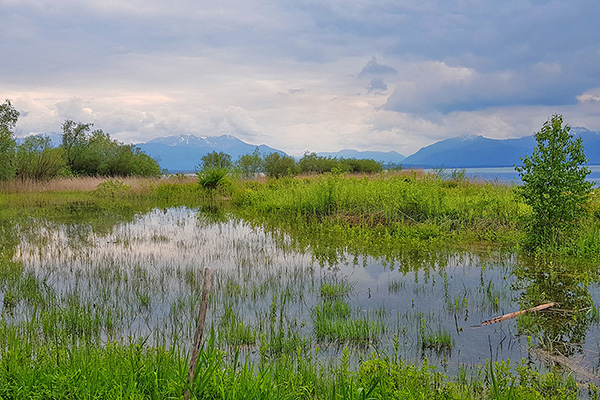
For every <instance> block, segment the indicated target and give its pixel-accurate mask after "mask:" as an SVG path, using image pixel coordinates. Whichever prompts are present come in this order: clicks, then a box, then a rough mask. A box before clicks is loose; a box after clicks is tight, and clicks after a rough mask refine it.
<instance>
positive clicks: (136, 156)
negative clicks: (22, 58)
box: [0, 99, 161, 180]
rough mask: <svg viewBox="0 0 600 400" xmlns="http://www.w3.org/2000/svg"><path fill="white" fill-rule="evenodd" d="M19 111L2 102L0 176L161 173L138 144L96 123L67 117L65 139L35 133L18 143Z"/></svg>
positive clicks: (44, 177) (29, 177)
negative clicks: (119, 138) (128, 142)
mask: <svg viewBox="0 0 600 400" xmlns="http://www.w3.org/2000/svg"><path fill="white" fill-rule="evenodd" d="M19 115H20V113H19V111H17V110H16V109H15V108H14V106H13V105H12V103H11V101H10V100H8V99H7V100H6V101H5V102H4V103H3V104H1V105H0V180H9V179H13V178H18V179H22V180H48V179H51V178H55V177H73V176H159V175H160V174H161V170H160V166H159V165H158V163H157V162H156V160H154V159H153V158H152V157H150V156H149V155H147V154H146V153H144V152H142V151H141V150H140V149H139V148H138V147H136V146H133V145H126V144H123V143H120V142H118V141H116V140H113V139H112V138H111V137H110V135H109V134H108V133H105V132H103V131H102V130H101V129H93V124H84V123H81V122H75V121H72V120H66V121H65V122H64V123H63V124H62V132H63V133H62V143H61V145H60V146H58V147H54V146H52V143H51V141H50V138H49V137H45V136H40V135H34V136H29V137H27V138H25V140H24V141H23V142H22V143H21V144H19V145H17V142H16V140H15V128H16V126H17V121H18V119H19Z"/></svg>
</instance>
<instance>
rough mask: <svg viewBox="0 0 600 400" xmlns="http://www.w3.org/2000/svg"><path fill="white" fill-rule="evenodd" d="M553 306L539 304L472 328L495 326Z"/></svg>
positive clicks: (551, 304)
mask: <svg viewBox="0 0 600 400" xmlns="http://www.w3.org/2000/svg"><path fill="white" fill-rule="evenodd" d="M555 305H556V303H546V304H541V305H539V306H536V307H533V308H528V309H527V310H521V311H515V312H512V313H508V314H504V315H502V316H500V317H496V318H492V319H488V320H487V321H483V322H482V323H481V324H479V325H473V326H472V328H478V327H480V326H483V325H489V324H495V323H496V322H500V321H504V320H505V319H510V318H515V317H518V316H519V315H521V314H525V313H528V312H534V311H540V310H545V309H546V308H550V307H552V306H555Z"/></svg>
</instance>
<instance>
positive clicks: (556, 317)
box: [6, 208, 600, 382]
mask: <svg viewBox="0 0 600 400" xmlns="http://www.w3.org/2000/svg"><path fill="white" fill-rule="evenodd" d="M17 232H18V235H19V238H20V244H19V245H18V246H17V249H16V255H15V260H17V261H20V262H22V263H23V266H24V271H25V273H27V274H32V275H34V276H35V277H37V279H38V280H40V281H43V285H45V286H44V287H47V290H51V291H52V296H53V298H54V299H58V300H57V301H59V302H60V301H64V302H65V303H64V305H63V307H65V308H66V307H67V306H68V304H71V303H72V302H73V301H74V300H73V299H78V300H77V301H78V304H82V305H84V306H85V305H87V306H89V308H85V307H84V308H83V309H87V310H88V312H89V313H95V312H97V313H99V314H101V315H106V314H110V316H111V321H110V324H107V326H105V327H104V328H103V331H102V334H101V340H102V341H107V340H123V339H124V338H128V337H129V338H131V337H134V338H135V337H138V338H145V340H146V342H147V343H150V344H152V343H156V344H169V343H173V342H174V341H177V343H178V344H179V345H181V346H182V347H183V348H185V347H186V346H188V345H189V344H190V343H191V340H192V339H191V338H192V337H193V332H194V329H195V318H196V316H197V312H198V308H199V305H198V301H199V300H198V299H199V290H200V288H201V285H202V283H201V282H202V273H203V270H204V268H206V267H209V268H211V270H212V272H213V279H212V283H211V285H212V286H211V300H210V306H209V314H208V320H209V325H211V326H212V327H213V328H214V329H215V331H216V332H217V335H219V343H220V346H221V347H222V348H223V349H225V350H226V351H230V352H234V350H233V349H234V348H241V349H242V354H243V355H244V356H247V357H251V358H252V357H254V358H258V357H261V356H264V355H265V354H267V355H269V354H272V353H276V352H278V351H286V350H285V344H289V346H290V347H291V350H290V349H288V350H289V351H290V352H292V353H294V354H295V353H296V350H295V349H294V347H293V346H298V347H301V349H302V350H301V351H302V352H305V354H312V355H313V356H317V357H319V358H321V359H322V360H323V362H325V363H327V362H332V363H335V362H338V361H339V359H340V357H341V353H342V351H343V349H344V348H345V347H347V348H349V349H350V350H351V352H352V354H353V356H354V357H355V359H356V360H358V359H360V358H364V357H368V356H369V354H370V353H371V352H373V351H377V352H379V353H382V352H383V353H385V354H387V355H390V356H394V357H398V358H400V359H402V360H405V361H407V362H411V363H412V362H415V363H417V364H419V363H421V362H422V360H423V359H425V358H427V359H428V360H429V362H430V363H432V364H433V365H436V366H438V367H439V368H441V369H442V370H445V371H447V372H448V373H449V374H451V375H454V374H455V373H456V372H457V371H459V369H462V368H464V369H466V370H471V371H476V370H477V368H478V366H479V365H482V364H484V363H485V361H486V359H493V360H497V361H501V360H508V359H510V360H513V364H514V362H515V361H516V362H517V363H519V362H520V360H524V362H527V363H536V364H538V365H540V366H542V367H543V366H545V365H550V364H553V363H557V362H560V363H562V364H561V365H569V368H571V369H573V370H579V371H583V372H582V376H583V377H584V378H586V379H588V380H592V381H595V382H598V379H597V375H596V374H597V372H598V368H599V356H598V350H599V347H600V345H599V340H600V329H598V328H599V323H598V317H597V312H596V304H598V301H600V289H599V287H598V284H597V281H596V280H593V281H592V282H579V281H576V280H573V277H572V276H573V274H570V273H569V270H568V269H565V268H566V267H564V266H553V265H535V264H531V263H530V261H528V260H521V259H518V258H517V257H516V256H515V255H514V254H510V253H508V254H507V253H494V252H492V253H489V252H486V253H482V254H474V253H468V252H465V253H439V254H427V255H425V256H423V255H419V256H416V255H415V256H414V257H417V258H414V257H413V258H411V257H412V256H411V254H410V253H407V254H406V255H405V257H403V258H402V259H400V258H396V259H393V258H392V259H390V258H388V257H385V258H375V257H371V256H366V255H361V254H348V253H345V252H343V251H340V252H339V254H338V256H337V257H335V258H330V259H328V260H324V259H319V258H318V257H316V256H315V255H314V254H312V253H311V250H310V248H303V249H302V248H301V249H299V248H297V246H295V245H294V243H293V241H292V239H291V238H289V237H287V236H285V235H277V236H273V234H271V233H269V232H266V231H264V230H263V229H261V228H257V227H253V226H250V225H249V224H247V223H245V222H244V221H239V220H233V219H228V218H227V216H221V217H220V218H217V219H216V220H215V218H214V216H213V215H211V214H210V213H205V212H203V211H200V210H194V209H188V208H173V209H166V210H155V211H153V212H150V213H148V214H144V215H139V216H137V217H136V218H135V219H134V220H133V221H128V222H122V223H117V224H115V225H114V226H112V227H111V228H110V229H104V230H102V231H98V230H96V229H94V227H93V226H90V225H89V224H84V223H81V224H77V223H66V224H56V223H49V222H47V221H43V220H40V221H35V222H34V223H32V224H31V225H27V226H21V227H18V228H17ZM419 257H420V258H419ZM331 260H334V261H331ZM327 287H342V288H349V289H348V290H347V292H346V291H344V292H343V293H342V294H340V295H339V296H337V297H335V298H328V297H326V296H325V294H324V293H325V289H326V288H327ZM334 301H335V302H337V303H336V304H338V305H339V307H341V308H343V309H344V310H345V311H344V314H343V318H341V319H340V318H335V317H331V318H330V319H331V321H332V322H331V323H332V324H334V325H335V324H342V325H343V324H345V323H350V325H344V326H345V327H346V328H345V329H347V330H351V328H352V326H354V327H356V326H357V325H360V326H363V327H367V328H368V329H370V333H367V334H366V336H362V337H361V338H358V339H357V338H349V339H348V338H345V337H344V336H343V333H340V332H341V331H340V332H338V333H335V332H334V333H331V334H320V333H319V330H318V329H319V328H318V327H317V324H318V323H319V322H318V320H317V315H318V314H319V312H320V310H324V309H325V308H326V307H327V306H328V305H330V304H333V302H334ZM544 301H557V302H560V306H557V307H554V308H551V309H549V310H546V311H543V312H540V313H537V314H534V315H530V316H523V317H520V318H513V319H508V320H506V321H503V322H501V323H494V324H489V325H485V326H480V327H476V325H478V324H480V323H481V322H483V321H485V320H489V319H491V318H494V317H497V316H500V315H503V314H506V313H510V312H514V311H518V310H521V309H523V308H526V307H528V306H534V305H538V304H535V303H538V302H544ZM69 302H71V303H69ZM527 305H528V306H527ZM19 307H21V308H20V309H19V310H18V311H19V312H18V313H14V315H13V316H10V317H9V316H6V320H7V321H8V323H10V321H11V318H12V320H13V321H17V320H18V319H19V318H23V317H22V316H27V315H31V313H33V312H35V310H32V309H29V308H28V307H29V306H28V305H27V304H22V305H20V306H19ZM19 315H21V317H19ZM274 335H275V336H276V335H279V336H278V337H279V338H280V339H281V340H280V341H279V342H278V343H283V350H282V349H275V348H274V344H273V341H272V340H271V339H269V338H273V337H274ZM336 335H337V336H336ZM557 352H559V354H560V355H561V356H562V357H563V358H560V359H559V358H558V356H557V355H556V354H558V353H557Z"/></svg>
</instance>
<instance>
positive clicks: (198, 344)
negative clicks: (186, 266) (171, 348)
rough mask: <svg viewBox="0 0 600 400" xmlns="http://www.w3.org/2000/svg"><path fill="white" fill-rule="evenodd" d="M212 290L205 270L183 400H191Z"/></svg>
mask: <svg viewBox="0 0 600 400" xmlns="http://www.w3.org/2000/svg"><path fill="white" fill-rule="evenodd" d="M209 290H210V269H209V268H205V269H204V288H203V289H202V304H201V305H200V316H199V318H198V327H197V328H196V334H195V335H194V348H193V349H192V359H191V360H190V371H189V375H188V384H187V386H186V388H185V393H184V394H183V398H184V399H185V400H189V398H190V388H191V387H192V384H193V383H194V374H195V372H196V363H197V362H198V354H200V348H201V347H202V346H201V344H202V335H203V334H204V321H206V308H207V306H208V293H209Z"/></svg>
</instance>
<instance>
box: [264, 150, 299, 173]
mask: <svg viewBox="0 0 600 400" xmlns="http://www.w3.org/2000/svg"><path fill="white" fill-rule="evenodd" d="M264 160H265V172H266V174H267V176H269V177H272V178H281V177H283V176H290V175H295V174H296V160H294V159H293V158H292V157H290V156H287V155H281V154H279V153H271V154H268V155H266V156H265V158H264Z"/></svg>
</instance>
